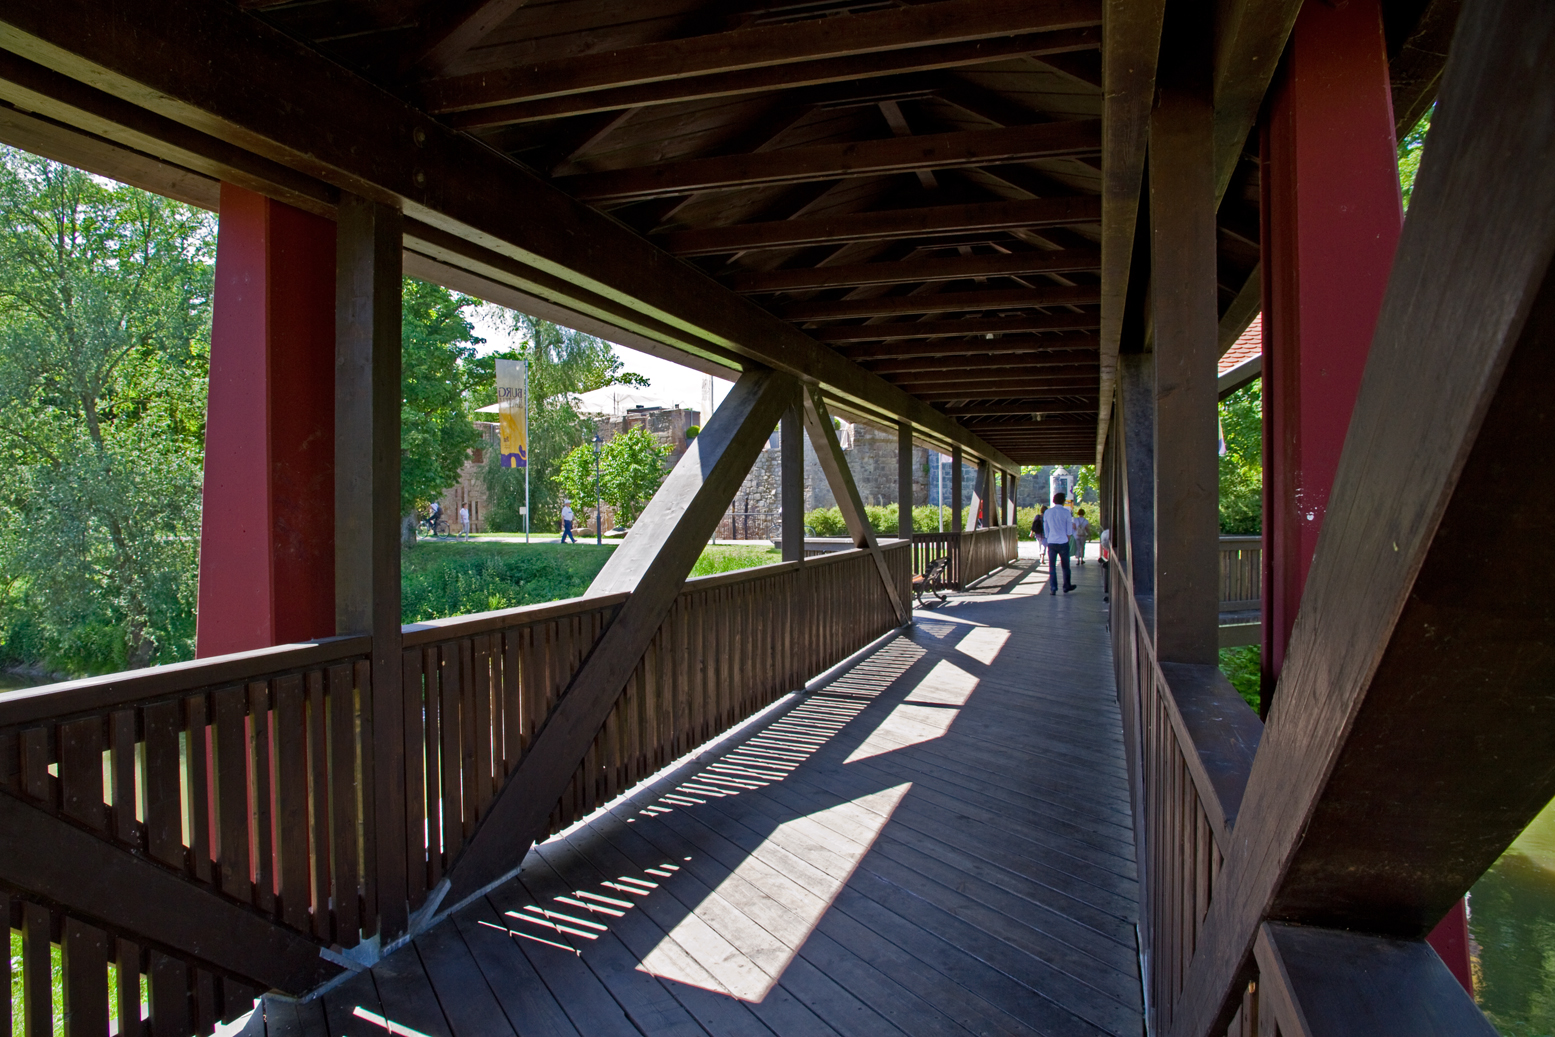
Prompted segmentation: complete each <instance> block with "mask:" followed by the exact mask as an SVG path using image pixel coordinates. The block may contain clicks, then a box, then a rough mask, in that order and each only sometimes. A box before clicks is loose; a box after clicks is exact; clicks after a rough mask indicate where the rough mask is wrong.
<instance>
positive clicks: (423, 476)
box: [400, 277, 485, 515]
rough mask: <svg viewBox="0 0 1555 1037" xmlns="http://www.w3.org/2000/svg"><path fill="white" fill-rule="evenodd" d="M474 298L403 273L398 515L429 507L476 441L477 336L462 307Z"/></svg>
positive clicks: (474, 302) (454, 476)
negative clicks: (472, 412)
mask: <svg viewBox="0 0 1555 1037" xmlns="http://www.w3.org/2000/svg"><path fill="white" fill-rule="evenodd" d="M478 305H479V301H478V300H475V299H471V298H470V297H469V296H465V295H455V294H454V293H452V292H450V291H448V290H447V289H446V288H441V287H439V286H437V285H434V284H428V283H427V282H425V281H417V280H414V279H413V278H409V277H407V278H406V279H405V282H404V287H403V289H402V293H401V296H400V320H401V325H400V386H401V390H402V392H403V394H404V395H403V402H402V404H401V406H400V514H402V515H408V514H410V513H411V512H413V511H416V510H417V509H419V508H422V507H424V506H426V505H427V504H429V503H430V502H431V501H433V500H435V499H436V498H437V497H439V496H440V495H441V494H442V493H443V491H444V490H446V489H448V487H450V486H452V485H453V484H454V483H455V482H457V481H458V478H459V469H460V468H461V467H462V466H463V465H464V462H465V458H466V457H468V456H469V452H470V450H471V449H472V448H474V447H477V446H479V445H480V443H481V437H480V433H478V432H476V431H475V428H474V426H473V425H471V424H470V416H469V412H468V408H467V406H466V402H467V401H466V397H467V394H468V389H469V382H470V364H471V361H472V360H473V359H474V357H475V346H476V345H477V344H479V343H481V342H483V341H485V340H484V339H480V338H477V337H475V329H474V328H473V327H472V326H471V325H470V321H469V319H468V317H466V315H465V311H466V310H468V309H470V308H471V307H473V306H478Z"/></svg>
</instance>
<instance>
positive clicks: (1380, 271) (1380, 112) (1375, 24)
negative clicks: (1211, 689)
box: [1261, 0, 1473, 993]
mask: <svg viewBox="0 0 1555 1037" xmlns="http://www.w3.org/2000/svg"><path fill="white" fill-rule="evenodd" d="M1261 173H1262V191H1263V207H1262V209H1263V232H1262V240H1263V299H1264V321H1263V328H1264V332H1263V334H1264V340H1263V351H1264V365H1263V407H1264V411H1263V415H1264V520H1263V523H1264V524H1263V547H1264V552H1263V557H1264V584H1263V595H1264V627H1263V636H1264V644H1263V653H1264V654H1263V692H1264V694H1263V703H1264V709H1265V711H1266V712H1267V709H1268V704H1269V700H1270V698H1271V697H1272V692H1273V690H1274V687H1275V684H1276V682H1277V680H1278V679H1279V674H1280V670H1281V668H1282V667H1283V665H1284V662H1285V649H1286V647H1287V645H1288V644H1289V642H1290V634H1291V629H1292V628H1293V627H1294V625H1295V622H1296V612H1297V609H1298V608H1299V607H1300V604H1301V594H1302V590H1303V589H1304V588H1305V586H1306V582H1307V573H1308V571H1309V570H1310V568H1311V566H1312V556H1313V552H1314V551H1315V550H1316V547H1317V538H1318V533H1319V532H1320V531H1321V530H1322V528H1323V518H1324V516H1325V514H1326V513H1327V510H1328V504H1329V501H1330V500H1331V499H1333V496H1334V494H1335V493H1343V492H1344V487H1335V486H1334V474H1335V472H1336V471H1337V469H1338V467H1339V454H1340V451H1341V450H1342V449H1343V448H1344V439H1345V435H1346V433H1347V432H1348V431H1349V427H1350V414H1351V411H1352V410H1353V409H1354V407H1355V399H1356V396H1357V395H1358V393H1359V392H1360V385H1361V376H1362V374H1363V372H1364V371H1365V367H1366V356H1367V353H1368V352H1369V350H1370V349H1371V339H1372V333H1373V331H1374V330H1375V327H1376V323H1377V314H1378V312H1379V311H1380V310H1381V308H1382V297H1383V293H1384V292H1385V290H1386V288H1387V281H1388V274H1389V272H1390V271H1391V269H1392V265H1393V253H1394V250H1395V248H1396V246H1397V244H1398V236H1399V232H1400V230H1401V229H1402V226H1403V218H1404V217H1403V204H1402V200H1401V198H1400V195H1399V185H1398V143H1397V141H1396V139H1395V137H1394V131H1393V102H1392V91H1391V86H1390V82H1389V77H1388V63H1387V48H1386V44H1385V42H1384V39H1383V34H1382V12H1381V5H1380V2H1379V0H1351V2H1350V3H1348V4H1344V5H1329V4H1306V5H1304V6H1303V7H1302V9H1301V14H1300V16H1299V17H1298V18H1297V20H1296V27H1295V30H1294V31H1293V33H1292V34H1291V41H1290V47H1289V49H1288V50H1287V52H1286V57H1285V64H1284V67H1283V68H1282V69H1281V71H1280V75H1279V78H1278V80H1277V82H1276V84H1275V89H1274V90H1273V91H1272V94H1271V103H1270V106H1269V114H1268V117H1267V119H1266V120H1265V123H1264V127H1263V139H1262V170H1261ZM1429 939H1430V943H1431V945H1432V946H1433V947H1435V948H1436V951H1437V953H1438V954H1440V955H1441V956H1442V959H1443V960H1444V961H1445V962H1446V963H1447V966H1448V968H1449V969H1451V970H1452V972H1453V974H1454V975H1455V976H1456V977H1457V978H1458V980H1459V982H1461V983H1462V984H1463V986H1464V988H1465V989H1467V990H1468V991H1469V992H1470V993H1472V992H1473V979H1472V977H1471V974H1470V969H1469V952H1468V922H1467V916H1466V913H1465V911H1464V905H1463V904H1462V903H1461V902H1460V903H1459V904H1458V905H1457V906H1456V907H1455V908H1454V909H1453V910H1452V911H1450V912H1449V913H1448V915H1447V917H1446V918H1444V919H1443V920H1442V922H1441V924H1440V925H1438V926H1437V928H1436V930H1435V931H1434V932H1432V933H1431V935H1430V938H1429Z"/></svg>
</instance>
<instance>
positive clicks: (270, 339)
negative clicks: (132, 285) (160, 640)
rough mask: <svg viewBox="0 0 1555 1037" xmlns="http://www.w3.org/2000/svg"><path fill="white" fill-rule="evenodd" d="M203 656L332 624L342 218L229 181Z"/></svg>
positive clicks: (210, 412) (215, 336) (204, 531)
mask: <svg viewBox="0 0 1555 1037" xmlns="http://www.w3.org/2000/svg"><path fill="white" fill-rule="evenodd" d="M206 414H207V416H206V431H205V487H204V512H203V516H202V520H201V530H200V589H199V594H200V597H199V619H198V624H197V629H196V649H197V653H198V654H199V655H201V656H209V655H221V654H223V653H226V652H240V651H245V650H248V649H253V648H263V647H267V646H269V645H275V644H285V643H287V642H290V641H302V640H308V639H311V638H315V637H322V636H329V635H331V634H333V633H334V632H335V553H334V552H335V475H334V461H335V225H334V224H333V223H331V222H329V221H328V220H326V219H323V218H321V217H318V216H314V215H312V214H310V213H306V212H303V211H302V210H300V209H294V208H292V207H291V206H288V205H284V204H282V203H280V202H276V201H272V200H270V199H268V198H265V197H263V196H261V195H257V194H254V193H253V192H251V191H246V190H244V189H242V188H240V187H234V186H232V185H231V184H222V187H221V225H220V231H219V235H218V237H217V243H216V293H215V305H214V316H213V319H212V326H211V374H210V388H209V402H208V405H207V412H206Z"/></svg>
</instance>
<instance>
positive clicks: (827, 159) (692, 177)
mask: <svg viewBox="0 0 1555 1037" xmlns="http://www.w3.org/2000/svg"><path fill="white" fill-rule="evenodd" d="M1100 149H1101V123H1100V121H1099V120H1095V119H1075V120H1069V121H1067V122H1050V123H1040V124H1037V125H1035V126H1019V127H1014V128H1001V129H995V130H967V131H964V132H961V133H937V134H931V135H927V136H921V137H894V138H892V139H890V140H866V141H857V142H852V143H847V144H822V145H817V146H815V147H808V148H784V149H780V150H776V151H767V152H762V153H760V154H748V155H721V156H716V157H712V158H697V159H691V160H689V161H685V162H667V163H664V164H662V165H656V166H641V167H637V168H633V169H614V170H609V171H607V172H600V173H582V174H579V175H576V176H565V177H557V178H556V180H555V183H556V185H557V186H559V187H560V188H562V190H564V191H566V192H567V193H568V194H570V195H572V196H573V197H574V198H582V199H584V200H585V201H591V202H603V201H610V202H620V201H628V200H638V199H643V198H659V197H663V196H665V195H677V194H686V193H688V192H691V191H710V190H715V189H717V188H731V187H764V186H770V185H773V184H802V183H809V182H811V181H816V180H839V179H843V178H847V177H859V176H880V175H885V174H890V173H908V172H913V171H915V170H920V169H956V168H960V167H963V166H980V165H986V164H989V163H995V162H1024V161H1028V160H1031V159H1039V158H1061V157H1065V156H1071V155H1092V154H1096V153H1098V152H1099V151H1100Z"/></svg>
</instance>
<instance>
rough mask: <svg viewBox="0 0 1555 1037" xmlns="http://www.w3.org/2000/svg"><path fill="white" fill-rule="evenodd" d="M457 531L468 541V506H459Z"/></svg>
mask: <svg viewBox="0 0 1555 1037" xmlns="http://www.w3.org/2000/svg"><path fill="white" fill-rule="evenodd" d="M459 530H460V532H461V533H462V534H463V535H464V538H465V539H466V540H468V539H470V506H469V505H468V504H461V505H459Z"/></svg>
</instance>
